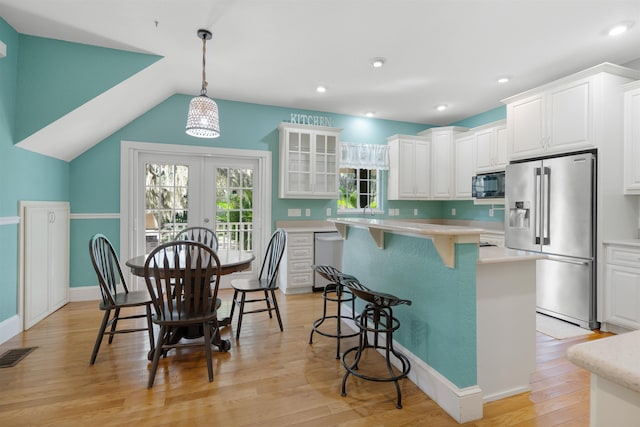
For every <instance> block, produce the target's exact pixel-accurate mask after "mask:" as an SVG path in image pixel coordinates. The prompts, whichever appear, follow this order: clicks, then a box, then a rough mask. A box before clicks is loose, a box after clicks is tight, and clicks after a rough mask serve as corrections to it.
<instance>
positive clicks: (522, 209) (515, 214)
mask: <svg viewBox="0 0 640 427" xmlns="http://www.w3.org/2000/svg"><path fill="white" fill-rule="evenodd" d="M530 212H531V203H530V202H514V203H513V205H512V206H510V207H509V228H529V223H530V222H529V218H530Z"/></svg>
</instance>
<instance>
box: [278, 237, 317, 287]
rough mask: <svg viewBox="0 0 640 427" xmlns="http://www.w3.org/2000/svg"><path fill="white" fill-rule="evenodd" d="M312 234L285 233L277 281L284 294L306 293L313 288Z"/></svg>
mask: <svg viewBox="0 0 640 427" xmlns="http://www.w3.org/2000/svg"><path fill="white" fill-rule="evenodd" d="M313 237H314V236H313V232H307V231H305V232H289V231H287V248H286V250H285V251H284V254H283V257H282V261H281V265H280V271H279V275H278V280H279V281H280V282H279V283H280V285H279V286H280V289H281V290H282V292H283V293H285V294H296V293H307V292H311V291H312V288H313V270H312V269H311V265H312V264H313Z"/></svg>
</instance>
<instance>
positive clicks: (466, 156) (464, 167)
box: [454, 132, 475, 199]
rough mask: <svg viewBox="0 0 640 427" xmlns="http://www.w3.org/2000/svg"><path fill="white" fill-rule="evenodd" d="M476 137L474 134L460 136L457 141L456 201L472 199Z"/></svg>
mask: <svg viewBox="0 0 640 427" xmlns="http://www.w3.org/2000/svg"><path fill="white" fill-rule="evenodd" d="M474 142H475V135H474V134H473V133H472V132H465V133H461V134H458V135H457V136H456V139H455V156H454V157H455V174H456V176H455V194H454V197H455V198H456V199H470V198H471V179H472V177H473V175H475V159H474V154H475V153H474V150H473V147H474Z"/></svg>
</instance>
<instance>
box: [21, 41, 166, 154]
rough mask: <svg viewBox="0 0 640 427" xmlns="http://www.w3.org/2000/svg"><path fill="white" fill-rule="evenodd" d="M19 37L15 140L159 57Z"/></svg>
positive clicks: (55, 118)
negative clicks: (18, 95) (35, 105)
mask: <svg viewBox="0 0 640 427" xmlns="http://www.w3.org/2000/svg"><path fill="white" fill-rule="evenodd" d="M19 38H20V55H19V57H18V73H19V75H20V79H18V93H19V94H20V97H18V100H17V102H16V138H15V141H16V142H19V141H21V140H22V139H24V138H26V137H27V136H29V135H31V134H32V133H34V132H36V131H38V130H40V129H41V128H43V127H45V126H46V125H48V124H50V123H52V122H54V121H55V120H57V119H59V118H60V117H62V116H64V115H65V114H67V113H69V112H71V111H72V110H74V109H76V108H77V107H79V106H80V105H82V104H84V103H86V102H87V101H89V100H91V99H93V98H95V97H96V96H98V95H100V94H101V93H102V92H104V91H106V90H107V89H109V88H111V87H113V86H115V85H117V84H118V83H120V82H122V81H123V80H126V79H127V78H128V77H130V76H132V75H133V74H135V73H137V72H138V71H140V70H142V69H143V68H145V67H147V66H149V65H151V64H152V63H154V62H156V61H157V60H158V59H160V57H158V56H155V55H144V54H139V53H133V52H125V51H121V50H114V49H106V48H102V47H97V46H88V45H84V44H78V43H70V42H65V41H60V40H52V39H46V38H42V37H34V36H27V35H23V34H21V35H20V36H19ZM43 64H46V66H43ZM36 100H37V102H38V107H37V108H34V105H33V104H34V102H35V101H36Z"/></svg>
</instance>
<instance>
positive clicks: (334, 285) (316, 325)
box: [309, 265, 359, 359]
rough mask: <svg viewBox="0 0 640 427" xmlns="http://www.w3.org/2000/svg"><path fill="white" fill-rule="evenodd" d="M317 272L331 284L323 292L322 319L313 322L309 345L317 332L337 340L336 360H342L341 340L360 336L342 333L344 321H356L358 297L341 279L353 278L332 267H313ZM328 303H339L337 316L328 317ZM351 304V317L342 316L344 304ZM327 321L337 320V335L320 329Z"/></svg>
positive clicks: (354, 333)
mask: <svg viewBox="0 0 640 427" xmlns="http://www.w3.org/2000/svg"><path fill="white" fill-rule="evenodd" d="M311 268H313V269H314V270H315V271H317V272H318V274H320V275H321V276H322V277H324V278H325V279H327V280H328V281H329V282H331V283H327V286H325V288H324V291H323V292H322V299H323V308H322V317H321V318H319V319H317V320H316V321H314V322H313V325H312V326H311V335H309V344H313V333H314V332H317V333H319V334H320V335H323V336H325V337H329V338H335V339H336V359H340V340H341V339H342V338H347V337H355V336H357V335H358V334H359V332H353V333H347V334H343V333H342V319H346V320H353V321H355V315H356V305H355V300H356V297H355V296H354V295H353V294H352V293H351V291H349V290H348V289H345V288H344V286H343V285H342V283H341V281H340V279H341V277H351V276H347V275H344V274H343V273H342V272H341V271H340V270H338V269H337V268H335V267H332V266H330V265H313V266H311ZM327 301H329V302H335V303H337V305H338V306H337V309H336V314H332V315H329V316H327ZM345 302H346V303H348V302H350V303H351V316H346V315H343V314H342V303H345ZM327 319H335V321H336V333H335V334H334V333H331V332H326V329H325V331H322V330H321V329H320V325H322V324H323V323H324V321H325V320H327Z"/></svg>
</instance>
